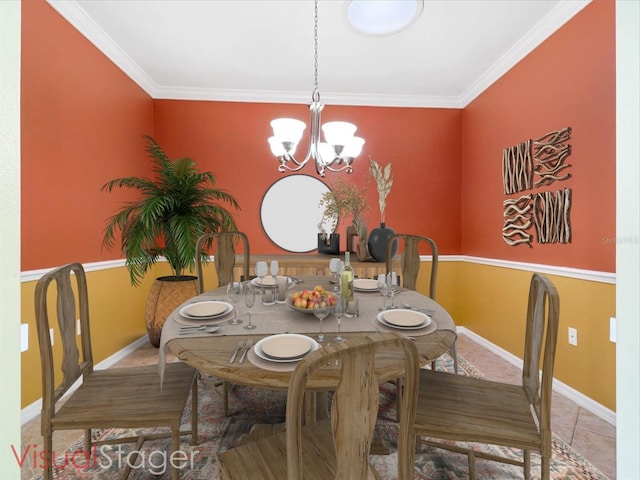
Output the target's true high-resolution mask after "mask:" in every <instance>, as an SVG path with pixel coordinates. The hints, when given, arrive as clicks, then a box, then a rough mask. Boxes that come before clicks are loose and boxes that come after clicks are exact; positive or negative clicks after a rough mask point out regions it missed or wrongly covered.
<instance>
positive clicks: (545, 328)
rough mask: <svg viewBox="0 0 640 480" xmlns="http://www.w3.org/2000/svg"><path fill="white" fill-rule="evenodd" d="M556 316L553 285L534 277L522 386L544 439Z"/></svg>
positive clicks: (548, 431) (556, 297) (557, 308)
mask: <svg viewBox="0 0 640 480" xmlns="http://www.w3.org/2000/svg"><path fill="white" fill-rule="evenodd" d="M559 316H560V300H559V295H558V291H557V290H556V288H555V286H554V285H553V284H552V283H551V282H550V281H549V279H547V278H546V277H545V276H544V275H540V274H533V276H532V278H531V284H530V288H529V303H528V306H527V330H526V337H525V352H524V365H523V369H522V385H523V388H524V390H525V392H526V394H527V396H528V397H529V401H530V402H531V405H532V406H533V408H534V410H535V413H536V416H537V419H538V423H539V428H540V432H541V435H543V436H545V435H551V411H550V409H551V394H552V386H553V368H554V363H555V354H556V344H557V338H558V323H559ZM541 368H542V375H540V369H541ZM543 444H544V442H543Z"/></svg>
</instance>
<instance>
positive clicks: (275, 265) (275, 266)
mask: <svg viewBox="0 0 640 480" xmlns="http://www.w3.org/2000/svg"><path fill="white" fill-rule="evenodd" d="M270 272H271V276H272V277H273V278H276V277H277V276H278V261H277V260H271V268H270Z"/></svg>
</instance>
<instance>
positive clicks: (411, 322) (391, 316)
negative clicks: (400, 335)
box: [377, 308, 431, 330]
mask: <svg viewBox="0 0 640 480" xmlns="http://www.w3.org/2000/svg"><path fill="white" fill-rule="evenodd" d="M377 318H378V321H379V322H380V323H382V324H384V325H386V326H388V327H392V328H401V329H407V330H416V329H419V328H425V327H428V326H429V324H431V317H429V316H428V315H425V314H424V313H422V312H416V311H415V310H408V309H403V308H397V309H393V310H385V311H383V312H380V313H378V316H377Z"/></svg>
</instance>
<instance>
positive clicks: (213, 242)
mask: <svg viewBox="0 0 640 480" xmlns="http://www.w3.org/2000/svg"><path fill="white" fill-rule="evenodd" d="M238 243H240V244H241V246H242V253H243V254H244V263H243V266H242V271H243V278H237V279H235V280H236V281H237V280H244V281H247V280H249V269H250V267H251V265H250V261H251V255H250V252H249V239H248V238H247V235H246V234H245V233H243V232H219V233H209V234H205V235H202V236H201V237H200V238H198V241H197V242H196V275H197V276H198V293H203V292H204V291H205V288H204V284H205V282H204V276H205V275H204V266H205V265H206V264H207V263H208V261H209V256H210V255H213V264H214V266H215V270H216V273H217V275H218V284H217V285H215V286H214V287H212V288H215V287H221V286H223V285H227V284H229V283H231V282H232V281H233V280H234V275H233V270H234V268H235V266H236V251H237V248H236V245H237V244H238Z"/></svg>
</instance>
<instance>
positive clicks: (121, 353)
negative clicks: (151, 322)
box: [20, 335, 149, 425]
mask: <svg viewBox="0 0 640 480" xmlns="http://www.w3.org/2000/svg"><path fill="white" fill-rule="evenodd" d="M148 341H149V337H147V336H146V335H145V336H144V337H140V338H139V339H138V340H136V341H135V342H133V343H131V344H129V345H127V346H126V347H124V348H123V349H121V350H118V351H117V352H116V353H114V354H113V355H111V356H109V357H107V358H105V359H104V360H103V361H101V362H100V363H97V364H95V365H94V366H93V368H94V369H95V370H104V369H106V368H109V367H111V366H112V365H114V364H115V363H117V362H119V361H120V360H122V359H123V358H125V357H126V356H127V355H130V354H131V353H133V352H134V351H135V350H137V349H138V348H140V347H141V346H142V345H144V344H145V343H147V342H148ZM79 385H80V380H78V381H77V382H75V383H74V384H73V385H72V386H71V388H70V389H69V391H68V392H67V393H66V395H70V394H71V393H72V392H73V391H74V390H76V389H77V388H78V386H79ZM66 395H65V396H66ZM41 410H42V398H40V399H38V400H36V401H35V402H33V403H32V404H30V405H27V406H26V407H24V408H23V409H22V410H21V412H20V423H21V425H24V424H25V423H27V422H29V421H31V420H33V419H34V418H36V417H37V416H38V415H40V411H41Z"/></svg>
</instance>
